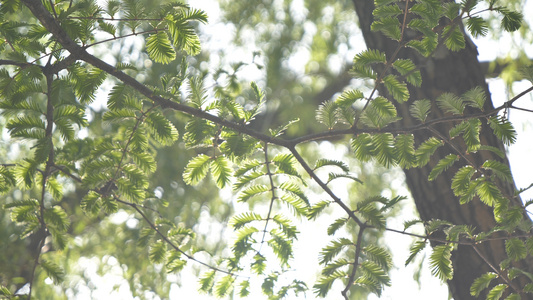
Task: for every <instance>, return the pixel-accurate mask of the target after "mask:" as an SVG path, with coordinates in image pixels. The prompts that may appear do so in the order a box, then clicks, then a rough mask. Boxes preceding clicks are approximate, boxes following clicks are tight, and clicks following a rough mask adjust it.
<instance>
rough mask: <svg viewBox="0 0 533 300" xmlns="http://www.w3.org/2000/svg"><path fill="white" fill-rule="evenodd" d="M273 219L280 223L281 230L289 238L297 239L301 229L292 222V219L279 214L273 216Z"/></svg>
mask: <svg viewBox="0 0 533 300" xmlns="http://www.w3.org/2000/svg"><path fill="white" fill-rule="evenodd" d="M272 221H274V222H275V223H276V224H278V226H279V229H280V230H281V232H283V233H284V234H285V236H287V237H288V238H289V239H297V235H298V233H299V231H298V230H297V229H296V226H294V225H292V224H291V223H292V222H291V220H290V219H288V218H286V217H284V216H282V215H279V214H277V215H275V216H274V217H272Z"/></svg>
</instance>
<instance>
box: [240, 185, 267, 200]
mask: <svg viewBox="0 0 533 300" xmlns="http://www.w3.org/2000/svg"><path fill="white" fill-rule="evenodd" d="M268 191H270V188H269V187H268V186H266V185H263V184H260V185H252V186H249V187H247V188H246V189H244V190H242V191H241V192H240V193H239V197H238V200H239V201H240V202H245V201H248V199H250V198H252V197H255V196H258V195H260V194H263V193H266V192H268Z"/></svg>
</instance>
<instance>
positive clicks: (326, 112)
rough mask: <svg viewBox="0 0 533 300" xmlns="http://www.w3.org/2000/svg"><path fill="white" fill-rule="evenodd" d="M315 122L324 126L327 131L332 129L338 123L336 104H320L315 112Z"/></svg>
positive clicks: (327, 102) (328, 102) (330, 102)
mask: <svg viewBox="0 0 533 300" xmlns="http://www.w3.org/2000/svg"><path fill="white" fill-rule="evenodd" d="M316 120H317V121H318V122H320V123H322V124H324V125H326V127H327V128H328V130H331V129H333V127H334V126H335V124H337V122H338V116H337V104H336V103H335V102H332V101H326V102H324V103H323V104H320V106H319V107H318V109H317V111H316Z"/></svg>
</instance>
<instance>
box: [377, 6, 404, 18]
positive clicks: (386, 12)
mask: <svg viewBox="0 0 533 300" xmlns="http://www.w3.org/2000/svg"><path fill="white" fill-rule="evenodd" d="M401 13H402V10H401V9H400V8H399V7H398V5H396V4H392V5H386V6H377V7H376V8H375V9H374V11H373V12H372V14H373V15H374V17H375V18H378V19H379V18H386V17H396V16H397V15H399V14H401Z"/></svg>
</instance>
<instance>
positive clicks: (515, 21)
mask: <svg viewBox="0 0 533 300" xmlns="http://www.w3.org/2000/svg"><path fill="white" fill-rule="evenodd" d="M500 12H501V13H502V14H503V19H502V23H501V24H502V28H503V29H505V30H506V31H509V32H513V31H516V30H518V29H520V27H522V22H523V19H524V15H522V14H521V13H519V12H516V11H508V10H507V9H500Z"/></svg>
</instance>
